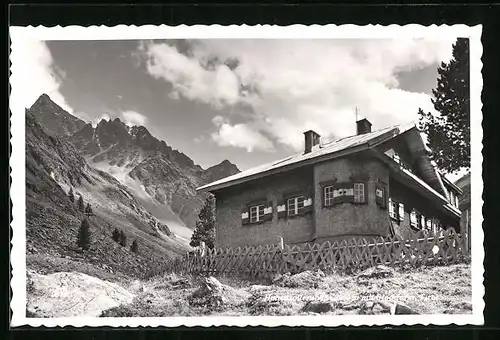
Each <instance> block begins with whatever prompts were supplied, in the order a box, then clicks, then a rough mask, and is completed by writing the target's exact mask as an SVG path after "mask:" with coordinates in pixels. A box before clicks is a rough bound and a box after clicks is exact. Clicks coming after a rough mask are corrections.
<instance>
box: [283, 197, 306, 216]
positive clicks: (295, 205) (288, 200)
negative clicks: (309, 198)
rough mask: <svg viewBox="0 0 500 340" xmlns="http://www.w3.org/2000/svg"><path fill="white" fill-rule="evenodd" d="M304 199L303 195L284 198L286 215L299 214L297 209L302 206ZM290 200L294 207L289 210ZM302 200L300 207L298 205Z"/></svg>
mask: <svg viewBox="0 0 500 340" xmlns="http://www.w3.org/2000/svg"><path fill="white" fill-rule="evenodd" d="M305 200H306V196H305V195H297V196H291V197H287V198H286V215H287V216H288V217H294V216H298V215H299V211H300V209H301V208H304V202H305ZM290 201H293V205H294V209H293V211H291V210H290ZM300 202H302V207H300V206H299V205H300V204H299V203H300Z"/></svg>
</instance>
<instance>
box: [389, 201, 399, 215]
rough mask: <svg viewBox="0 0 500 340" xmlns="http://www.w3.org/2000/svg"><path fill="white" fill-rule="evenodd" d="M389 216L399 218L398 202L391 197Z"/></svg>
mask: <svg viewBox="0 0 500 340" xmlns="http://www.w3.org/2000/svg"><path fill="white" fill-rule="evenodd" d="M389 216H390V217H391V218H393V219H396V220H397V219H398V203H397V202H395V201H393V200H392V199H391V198H389Z"/></svg>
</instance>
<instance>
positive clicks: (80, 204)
mask: <svg viewBox="0 0 500 340" xmlns="http://www.w3.org/2000/svg"><path fill="white" fill-rule="evenodd" d="M78 210H80V211H81V212H82V213H85V205H84V204H83V196H82V195H80V198H78Z"/></svg>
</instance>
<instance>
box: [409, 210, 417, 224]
mask: <svg viewBox="0 0 500 340" xmlns="http://www.w3.org/2000/svg"><path fill="white" fill-rule="evenodd" d="M410 225H411V226H412V227H417V226H418V217H417V212H416V211H415V210H412V211H411V212H410Z"/></svg>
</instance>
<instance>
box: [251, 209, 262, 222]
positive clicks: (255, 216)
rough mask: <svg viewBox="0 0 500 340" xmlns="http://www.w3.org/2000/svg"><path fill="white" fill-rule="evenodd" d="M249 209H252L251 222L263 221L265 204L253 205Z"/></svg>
mask: <svg viewBox="0 0 500 340" xmlns="http://www.w3.org/2000/svg"><path fill="white" fill-rule="evenodd" d="M249 211H250V223H256V222H260V221H262V217H263V215H264V205H263V204H259V205H254V206H251V207H250V209H249Z"/></svg>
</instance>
